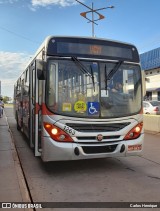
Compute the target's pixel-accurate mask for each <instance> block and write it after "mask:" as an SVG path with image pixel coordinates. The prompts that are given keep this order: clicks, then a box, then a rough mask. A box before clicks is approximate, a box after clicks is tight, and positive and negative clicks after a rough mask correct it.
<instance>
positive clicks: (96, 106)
mask: <svg viewBox="0 0 160 211" xmlns="http://www.w3.org/2000/svg"><path fill="white" fill-rule="evenodd" d="M48 61H49V62H48V71H47V72H48V73H47V84H46V86H47V89H46V104H47V107H48V108H49V110H50V111H51V112H53V113H56V114H60V115H64V116H73V117H82V118H115V117H123V116H128V115H133V114H137V113H138V112H140V110H141V105H142V104H141V97H142V96H141V95H142V93H141V92H142V91H141V90H142V88H141V70H140V66H139V65H136V64H131V63H129V64H128V63H122V62H119V63H116V62H106V61H92V60H90V61H88V60H80V61H79V60H78V59H70V60H69V59H56V60H51V59H49V60H48Z"/></svg>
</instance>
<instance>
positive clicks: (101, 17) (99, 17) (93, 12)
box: [76, 0, 114, 37]
mask: <svg viewBox="0 0 160 211" xmlns="http://www.w3.org/2000/svg"><path fill="white" fill-rule="evenodd" d="M76 1H77V2H78V3H80V4H82V5H83V6H85V7H86V8H87V9H89V10H88V11H86V12H82V13H80V15H81V16H82V17H84V18H86V19H87V20H88V21H89V22H88V23H92V37H94V36H95V34H94V25H98V24H97V23H96V21H99V20H101V19H104V18H105V16H103V15H102V14H100V13H99V12H98V11H100V10H104V9H108V8H110V9H113V8H114V6H109V7H103V8H99V9H94V5H93V2H92V7H89V6H87V5H86V4H84V3H82V2H80V1H79V0H76ZM88 13H92V17H91V19H89V18H88V17H87V15H88ZM94 14H96V15H98V19H95V18H94Z"/></svg>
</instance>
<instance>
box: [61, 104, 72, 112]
mask: <svg viewBox="0 0 160 211" xmlns="http://www.w3.org/2000/svg"><path fill="white" fill-rule="evenodd" d="M71 110H72V105H71V103H63V105H62V111H71Z"/></svg>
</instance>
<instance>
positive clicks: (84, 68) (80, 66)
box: [72, 56, 92, 77]
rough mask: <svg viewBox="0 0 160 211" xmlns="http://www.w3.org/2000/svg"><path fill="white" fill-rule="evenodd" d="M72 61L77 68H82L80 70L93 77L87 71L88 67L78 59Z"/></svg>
mask: <svg viewBox="0 0 160 211" xmlns="http://www.w3.org/2000/svg"><path fill="white" fill-rule="evenodd" d="M72 60H73V61H74V62H75V63H76V64H77V66H78V67H79V68H80V70H81V71H82V72H83V73H84V74H87V75H88V76H90V77H92V75H91V74H90V72H88V70H87V69H86V67H85V66H84V65H83V64H82V63H81V62H80V61H79V59H77V58H76V57H74V56H73V57H72Z"/></svg>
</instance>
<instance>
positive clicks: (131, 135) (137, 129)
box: [124, 122, 143, 141]
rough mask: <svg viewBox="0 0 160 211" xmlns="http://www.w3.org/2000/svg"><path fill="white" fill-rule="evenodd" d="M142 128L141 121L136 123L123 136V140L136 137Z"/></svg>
mask: <svg viewBox="0 0 160 211" xmlns="http://www.w3.org/2000/svg"><path fill="white" fill-rule="evenodd" d="M142 128H143V122H140V123H138V124H137V125H136V126H135V127H134V128H132V130H130V131H129V132H128V133H127V135H126V136H125V137H124V140H126V141H127V140H132V139H136V138H138V137H139V136H140V134H141V131H142Z"/></svg>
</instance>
